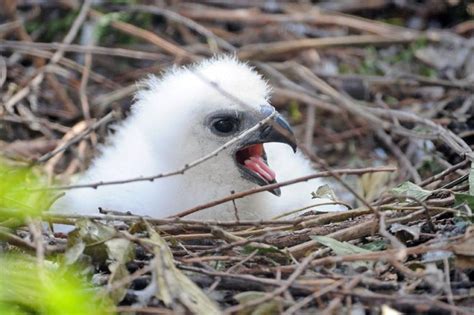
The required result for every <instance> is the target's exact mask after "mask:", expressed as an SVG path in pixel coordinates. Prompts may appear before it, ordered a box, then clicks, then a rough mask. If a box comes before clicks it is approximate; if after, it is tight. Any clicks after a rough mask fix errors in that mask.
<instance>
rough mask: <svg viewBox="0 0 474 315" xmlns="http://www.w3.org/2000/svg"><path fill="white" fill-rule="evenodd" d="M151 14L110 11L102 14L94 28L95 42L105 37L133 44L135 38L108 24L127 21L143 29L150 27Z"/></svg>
mask: <svg viewBox="0 0 474 315" xmlns="http://www.w3.org/2000/svg"><path fill="white" fill-rule="evenodd" d="M152 18H153V17H152V15H151V14H148V13H128V12H112V13H107V14H104V15H103V16H102V17H101V18H100V19H99V21H98V23H97V27H96V29H95V38H96V40H97V42H99V43H100V42H104V41H105V40H106V39H107V38H109V37H112V38H114V43H120V44H128V45H130V44H135V43H137V41H138V40H137V38H136V37H135V36H131V35H128V34H124V33H123V32H120V31H117V30H115V29H113V28H112V27H111V26H110V24H111V23H112V22H115V21H121V22H127V23H130V24H133V25H135V26H138V27H140V28H144V29H150V28H151V27H152Z"/></svg>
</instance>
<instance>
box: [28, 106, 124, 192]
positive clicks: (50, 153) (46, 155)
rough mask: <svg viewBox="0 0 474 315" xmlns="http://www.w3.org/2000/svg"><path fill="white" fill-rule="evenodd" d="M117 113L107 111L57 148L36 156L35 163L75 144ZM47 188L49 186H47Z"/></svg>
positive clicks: (109, 120)
mask: <svg viewBox="0 0 474 315" xmlns="http://www.w3.org/2000/svg"><path fill="white" fill-rule="evenodd" d="M116 116H117V114H116V113H115V112H110V113H108V114H107V115H105V116H104V117H102V118H101V119H100V120H98V121H97V122H95V123H94V124H92V125H91V126H89V127H88V128H87V129H86V130H84V131H83V132H81V133H80V134H78V135H76V136H75V137H73V138H72V139H71V140H69V141H68V142H67V143H65V144H63V145H62V146H60V147H59V148H56V149H55V150H54V151H51V152H48V153H46V154H44V155H43V156H41V157H40V158H38V159H37V160H36V163H43V162H46V161H47V160H49V159H50V158H52V157H53V156H55V155H56V154H58V153H60V152H63V151H65V150H66V149H67V148H69V147H70V146H72V145H73V144H76V143H78V142H79V141H81V140H82V139H84V138H85V137H87V135H88V134H90V133H91V132H93V131H94V130H96V129H97V128H99V127H101V126H103V125H106V124H108V123H109V122H111V121H112V120H115V119H116V118H117V117H116ZM48 189H49V188H48Z"/></svg>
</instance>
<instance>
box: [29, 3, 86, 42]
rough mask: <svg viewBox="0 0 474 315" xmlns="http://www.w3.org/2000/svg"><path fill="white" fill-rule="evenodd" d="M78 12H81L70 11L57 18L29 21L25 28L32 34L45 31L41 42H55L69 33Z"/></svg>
mask: <svg viewBox="0 0 474 315" xmlns="http://www.w3.org/2000/svg"><path fill="white" fill-rule="evenodd" d="M78 12H79V11H73V10H69V11H67V12H66V13H65V14H64V15H62V16H59V17H57V18H52V19H46V20H44V19H41V20H31V21H27V22H26V23H25V28H26V31H27V32H28V33H30V34H31V33H33V32H35V31H37V30H39V29H43V30H44V32H43V33H42V34H41V38H40V40H41V41H45V42H54V41H57V40H60V39H61V38H62V37H64V36H65V34H66V33H67V31H68V30H69V29H70V28H71V25H72V23H73V22H74V19H75V18H76V16H77V14H78ZM58 36H59V37H58Z"/></svg>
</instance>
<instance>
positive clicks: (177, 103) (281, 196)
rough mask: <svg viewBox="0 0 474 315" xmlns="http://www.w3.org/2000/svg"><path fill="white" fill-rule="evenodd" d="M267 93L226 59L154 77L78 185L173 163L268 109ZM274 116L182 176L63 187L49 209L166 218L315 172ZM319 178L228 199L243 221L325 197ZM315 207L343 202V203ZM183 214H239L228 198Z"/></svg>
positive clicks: (205, 149)
mask: <svg viewBox="0 0 474 315" xmlns="http://www.w3.org/2000/svg"><path fill="white" fill-rule="evenodd" d="M204 78H205V79H204ZM210 82H212V84H211V83H210ZM230 95H231V96H230ZM269 97H270V89H269V87H268V85H267V83H266V82H265V81H264V80H263V78H262V77H261V76H260V75H259V74H258V73H257V72H255V71H254V70H253V69H252V68H251V67H249V66H248V65H247V64H244V63H242V62H239V61H238V60H236V59H235V58H233V57H221V58H214V59H209V60H206V61H204V62H201V63H199V64H196V65H194V66H191V67H190V68H185V67H183V68H176V69H173V70H171V71H169V72H168V73H166V74H165V75H164V76H163V77H162V78H161V79H159V78H157V77H151V78H149V79H148V80H147V82H146V88H145V89H143V90H142V91H140V92H139V93H138V94H137V101H136V103H135V104H134V105H133V107H132V112H131V114H130V116H129V117H128V118H127V119H126V120H125V121H123V122H122V123H121V124H120V125H119V126H118V127H117V132H116V133H115V134H114V135H112V136H111V139H110V141H109V143H108V144H106V145H104V146H103V147H102V148H101V150H100V151H101V152H100V155H99V156H98V157H97V158H96V159H95V160H94V161H93V163H92V165H91V167H90V168H89V169H88V170H87V172H86V173H85V174H84V175H83V176H82V177H81V178H80V180H79V182H78V183H93V182H98V181H113V180H120V179H127V178H136V177H138V176H151V175H156V174H160V173H164V172H169V171H173V170H177V169H180V168H182V167H183V166H184V165H186V164H188V163H190V162H193V161H195V160H197V159H199V158H201V157H203V156H205V155H207V154H209V153H210V152H212V151H213V150H215V149H217V148H218V147H220V146H222V145H223V144H224V143H226V142H228V141H229V140H231V139H233V138H234V137H236V136H237V135H239V134H240V133H242V132H243V131H245V130H246V129H248V128H250V127H252V126H255V125H256V124H257V123H258V122H259V121H260V120H262V119H263V118H265V117H267V116H268V115H270V114H271V112H272V111H273V110H274V109H273V107H272V106H271V105H270V103H269ZM272 119H273V124H276V125H278V126H279V128H274V127H271V125H265V126H262V127H261V128H260V129H258V130H256V131H255V132H253V133H252V134H250V135H248V136H247V137H244V138H243V139H242V140H239V141H237V142H236V143H234V144H233V145H231V146H229V147H228V148H227V149H226V150H224V151H221V152H220V153H219V154H218V155H217V156H215V157H213V158H211V159H209V160H207V161H205V162H204V163H202V164H200V165H198V166H196V167H194V168H191V169H188V170H187V171H186V172H184V174H182V175H176V176H172V177H167V178H161V179H157V180H155V181H153V182H149V181H143V182H133V183H127V184H121V185H111V186H99V187H98V188H97V189H92V188H82V189H74V190H70V191H67V192H66V195H65V197H64V198H62V199H60V200H59V201H58V203H57V204H56V205H55V207H54V209H55V210H56V211H58V210H59V211H61V212H73V213H78V214H98V208H99V207H102V208H104V209H111V210H117V211H130V212H132V213H133V214H137V215H146V216H150V217H154V218H165V217H168V216H172V215H174V214H177V213H178V212H180V211H182V210H186V209H188V208H191V207H194V206H196V205H201V204H204V203H207V202H210V201H213V200H216V199H219V198H222V197H225V196H228V195H229V194H231V192H240V191H244V190H248V189H251V188H253V187H258V186H259V185H266V184H268V183H273V182H276V181H278V182H281V181H286V180H289V179H294V178H297V177H300V176H305V175H309V174H313V173H315V170H314V169H313V168H312V167H311V163H310V162H309V161H308V160H307V159H306V158H305V157H304V156H303V155H302V154H301V153H299V152H297V153H296V154H295V153H294V152H293V148H294V146H295V143H294V138H293V135H292V134H290V132H291V128H290V126H289V125H288V123H287V122H286V121H285V120H284V119H283V117H282V116H281V115H279V114H277V115H276V116H274V117H273V118H272ZM282 130H283V131H285V132H282ZM270 142H271V143H270ZM323 184H325V182H324V181H323V180H322V179H313V180H310V181H308V182H302V183H298V184H294V185H290V186H285V187H281V191H280V190H279V189H276V190H274V191H273V192H269V191H264V192H260V193H257V194H254V195H251V196H247V197H244V198H242V199H238V200H236V201H235V206H236V207H237V211H238V216H239V218H240V219H241V220H254V219H271V218H273V217H275V216H277V215H280V214H282V213H286V212H288V211H291V210H295V209H298V208H303V207H306V206H309V205H313V204H316V203H327V202H331V200H329V199H312V196H311V192H313V191H315V190H316V189H317V188H318V187H319V186H321V185H323ZM314 209H317V210H322V211H339V210H346V208H345V207H344V206H341V205H329V206H328V205H324V206H323V205H322V206H320V207H315V208H314ZM188 217H189V218H193V219H207V220H209V219H215V220H235V219H236V217H235V208H234V205H233V204H232V202H227V203H225V204H221V205H218V206H215V207H212V208H209V209H205V210H201V211H199V212H196V213H194V214H191V215H190V216H188Z"/></svg>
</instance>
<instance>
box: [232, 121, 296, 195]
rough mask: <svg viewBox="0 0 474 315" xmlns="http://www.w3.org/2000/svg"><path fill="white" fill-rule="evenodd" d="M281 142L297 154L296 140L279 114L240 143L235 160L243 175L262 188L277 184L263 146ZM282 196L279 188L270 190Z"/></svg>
mask: <svg viewBox="0 0 474 315" xmlns="http://www.w3.org/2000/svg"><path fill="white" fill-rule="evenodd" d="M268 142H280V143H285V144H288V145H289V146H290V147H291V148H292V149H293V151H294V152H296V148H297V146H296V138H295V135H294V134H293V130H292V129H291V127H290V125H289V124H288V122H287V121H286V120H285V119H284V118H283V117H282V116H281V115H280V114H277V115H276V116H274V118H273V119H272V120H271V121H270V123H268V124H266V125H263V126H262V127H261V128H260V129H259V130H257V131H256V132H255V133H253V134H251V135H249V136H248V137H246V138H244V139H243V141H242V142H241V143H240V145H239V147H238V149H237V151H236V153H235V160H236V164H237V167H238V168H239V170H240V171H241V173H242V175H243V176H244V177H245V178H247V179H248V180H250V181H253V182H255V183H256V184H258V185H260V186H264V185H269V184H274V183H276V182H277V181H276V175H277V174H276V173H275V172H274V171H273V170H272V169H271V168H270V166H269V165H268V161H267V155H266V153H265V150H264V147H263V144H264V143H268ZM269 191H270V192H271V193H272V194H274V195H275V196H280V195H281V191H280V189H279V188H275V189H272V190H269Z"/></svg>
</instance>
